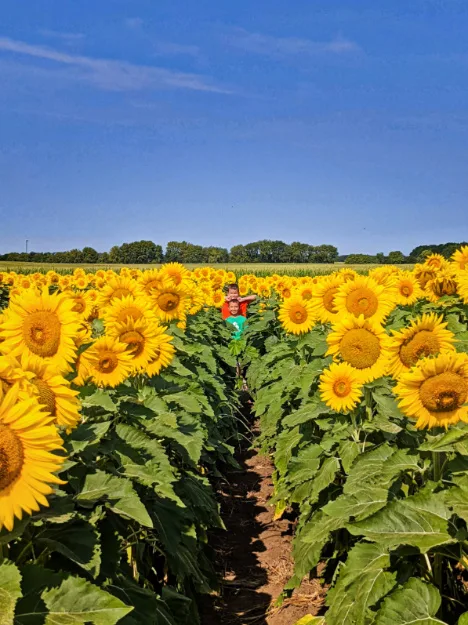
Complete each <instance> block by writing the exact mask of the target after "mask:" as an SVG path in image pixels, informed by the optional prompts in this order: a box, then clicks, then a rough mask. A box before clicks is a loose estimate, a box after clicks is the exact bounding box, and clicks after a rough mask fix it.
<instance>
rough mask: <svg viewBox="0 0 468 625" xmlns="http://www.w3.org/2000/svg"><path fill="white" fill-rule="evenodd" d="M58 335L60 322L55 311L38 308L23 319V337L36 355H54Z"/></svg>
mask: <svg viewBox="0 0 468 625" xmlns="http://www.w3.org/2000/svg"><path fill="white" fill-rule="evenodd" d="M60 335H61V324H60V320H59V318H58V316H57V315H56V313H55V312H52V311H46V310H38V311H37V312H33V313H31V314H30V315H28V316H27V317H26V318H25V320H24V323H23V339H24V342H25V343H26V346H27V347H28V348H29V349H30V350H31V351H32V352H33V354H36V356H41V357H42V358H47V357H50V356H55V354H56V353H57V351H58V349H59V347H60Z"/></svg>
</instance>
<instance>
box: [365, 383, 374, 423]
mask: <svg viewBox="0 0 468 625" xmlns="http://www.w3.org/2000/svg"><path fill="white" fill-rule="evenodd" d="M364 405H365V408H366V417H367V420H368V421H372V418H373V416H374V400H373V399H372V392H371V390H370V388H367V386H365V387H364Z"/></svg>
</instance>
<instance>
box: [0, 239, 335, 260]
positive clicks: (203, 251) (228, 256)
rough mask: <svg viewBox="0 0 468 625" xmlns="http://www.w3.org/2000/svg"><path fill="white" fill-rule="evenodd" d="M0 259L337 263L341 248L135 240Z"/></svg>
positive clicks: (281, 243) (285, 244)
mask: <svg viewBox="0 0 468 625" xmlns="http://www.w3.org/2000/svg"><path fill="white" fill-rule="evenodd" d="M0 260H3V261H13V262H35V263H105V264H107V263H109V264H112V263H119V264H138V265H140V264H150V263H162V262H180V263H207V264H213V263H333V262H335V261H336V260H338V249H337V248H336V247H335V246H333V245H316V246H315V245H309V244H308V243H299V242H294V243H290V244H289V243H284V242H283V241H270V240H268V239H264V240H262V241H255V242H253V243H247V244H246V245H235V246H234V247H232V248H231V249H230V250H228V249H227V248H224V247H215V246H208V247H203V246H202V245H194V244H193V243H188V242H187V241H169V243H168V244H167V245H166V249H165V250H163V248H162V246H161V245H157V244H155V243H153V242H152V241H134V242H132V243H124V244H123V245H114V246H113V247H112V248H111V249H110V250H109V252H97V251H96V250H95V249H93V248H92V247H84V248H83V249H82V250H79V249H73V250H69V251H66V252H29V253H26V252H10V253H7V254H3V255H0Z"/></svg>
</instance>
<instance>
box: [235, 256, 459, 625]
mask: <svg viewBox="0 0 468 625" xmlns="http://www.w3.org/2000/svg"><path fill="white" fill-rule="evenodd" d="M311 282H312V284H310V283H309V284H307V285H306V284H303V283H302V282H301V283H299V284H297V285H294V287H293V288H292V289H291V292H290V293H287V294H286V295H285V293H284V289H283V292H282V301H280V302H279V305H278V308H277V310H267V311H265V313H264V315H263V318H261V319H258V320H256V321H254V322H253V323H252V324H251V326H250V328H249V330H248V331H247V335H246V343H247V344H248V345H251V346H253V347H255V348H256V349H257V350H258V351H259V353H260V354H261V355H260V357H259V358H257V359H256V360H254V361H253V362H252V363H251V365H250V367H249V372H248V382H249V387H250V389H251V392H252V395H253V397H254V400H255V411H256V414H257V416H258V417H259V418H260V425H261V436H260V441H259V442H260V443H261V444H262V445H263V449H264V450H265V451H266V452H268V453H271V454H272V456H273V459H274V464H275V474H274V484H275V494H274V499H273V502H272V503H273V504H275V505H276V515H277V517H281V516H282V515H284V514H286V513H289V515H290V518H292V519H294V532H295V538H294V559H295V571H294V575H293V577H292V578H291V580H290V581H289V583H288V584H287V585H286V588H285V591H284V598H287V597H288V596H289V595H291V594H292V593H294V592H298V591H297V590H296V589H297V588H298V587H300V585H301V583H302V581H303V579H304V577H307V576H309V575H312V576H315V575H319V576H320V579H321V581H322V582H323V584H324V585H325V586H326V588H327V594H326V602H325V605H324V607H323V610H322V613H323V616H317V617H313V616H312V615H309V617H305V618H304V619H303V620H302V621H300V622H301V623H302V622H304V623H307V624H310V625H325V624H326V625H338V623H339V624H340V625H341V624H343V623H346V625H364V624H367V623H375V624H378V625H401V624H402V623H421V624H422V623H438V624H441V625H443V624H448V625H455V624H457V623H458V624H459V625H466V623H468V505H467V504H468V403H467V401H468V247H465V248H462V249H461V250H459V251H457V252H456V253H455V254H454V256H453V257H452V258H451V259H449V260H446V259H444V258H443V257H441V256H438V255H435V254H434V255H431V256H428V258H427V259H426V261H425V263H424V264H421V265H417V266H416V267H415V268H414V269H413V270H412V271H401V270H400V269H399V268H398V267H396V266H385V267H379V268H376V269H373V270H371V271H370V272H369V274H368V275H367V276H357V275H356V274H355V273H354V272H352V271H347V270H343V271H338V272H335V273H334V274H332V275H330V276H328V277H325V278H312V279H311ZM288 286H289V285H288ZM285 288H288V287H287V286H285ZM309 288H310V290H309ZM291 515H292V516H291ZM317 567H318V568H317ZM299 592H300V590H299Z"/></svg>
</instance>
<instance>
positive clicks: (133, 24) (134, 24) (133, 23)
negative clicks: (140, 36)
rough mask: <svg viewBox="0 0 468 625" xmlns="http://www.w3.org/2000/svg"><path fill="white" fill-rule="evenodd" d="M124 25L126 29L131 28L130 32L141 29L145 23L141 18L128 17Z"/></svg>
mask: <svg viewBox="0 0 468 625" xmlns="http://www.w3.org/2000/svg"><path fill="white" fill-rule="evenodd" d="M124 23H125V26H127V28H131V29H132V30H139V29H140V28H142V27H143V25H144V23H145V21H144V19H142V18H141V17H128V18H127V19H126V20H125V21H124Z"/></svg>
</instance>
